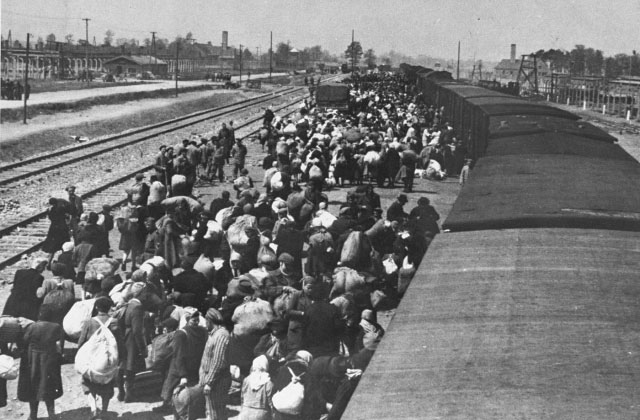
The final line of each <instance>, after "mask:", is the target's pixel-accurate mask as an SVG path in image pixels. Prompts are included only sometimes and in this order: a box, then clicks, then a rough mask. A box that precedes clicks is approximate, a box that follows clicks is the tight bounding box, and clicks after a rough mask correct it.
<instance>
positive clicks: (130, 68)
mask: <svg viewBox="0 0 640 420" xmlns="http://www.w3.org/2000/svg"><path fill="white" fill-rule="evenodd" d="M102 65H103V67H104V69H105V70H106V71H107V72H109V73H111V74H114V75H119V74H124V75H135V74H139V73H143V72H147V71H149V72H151V73H153V74H154V75H157V76H164V75H166V74H167V67H168V65H167V63H166V62H165V61H163V60H160V59H157V58H155V57H153V56H150V55H121V56H119V57H115V58H112V59H111V60H106V61H105V62H104V63H102Z"/></svg>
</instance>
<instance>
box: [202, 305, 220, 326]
mask: <svg viewBox="0 0 640 420" xmlns="http://www.w3.org/2000/svg"><path fill="white" fill-rule="evenodd" d="M204 317H205V318H206V319H208V320H209V321H211V322H213V323H214V324H219V323H221V322H222V314H221V313H220V311H218V310H217V309H214V308H209V310H208V311H207V314H206V315H205V316H204Z"/></svg>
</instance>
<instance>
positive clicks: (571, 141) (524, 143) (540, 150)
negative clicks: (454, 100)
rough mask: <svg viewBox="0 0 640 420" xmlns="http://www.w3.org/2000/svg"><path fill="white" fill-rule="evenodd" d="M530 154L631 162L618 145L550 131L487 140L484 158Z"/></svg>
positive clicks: (631, 159) (630, 157)
mask: <svg viewBox="0 0 640 420" xmlns="http://www.w3.org/2000/svg"><path fill="white" fill-rule="evenodd" d="M532 154H537V155H574V156H584V157H592V158H600V159H616V160H627V161H633V160H634V158H633V156H631V155H630V154H629V153H628V152H627V151H626V150H624V149H623V148H622V147H619V146H618V145H614V144H611V143H607V142H605V141H601V140H599V139H593V138H592V137H585V136H580V135H573V134H567V133H565V132H553V131H552V132H545V131H540V132H534V133H530V134H520V135H516V136H507V137H497V138H491V139H489V144H488V146H487V150H486V151H485V156H505V155H532Z"/></svg>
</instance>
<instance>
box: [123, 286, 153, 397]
mask: <svg viewBox="0 0 640 420" xmlns="http://www.w3.org/2000/svg"><path fill="white" fill-rule="evenodd" d="M144 287H145V285H144V283H143V282H136V283H133V285H132V286H131V290H130V292H129V293H130V294H131V299H130V300H129V302H128V303H127V307H126V309H125V311H124V315H123V316H122V317H121V318H120V321H119V324H120V325H118V329H119V330H120V331H124V346H125V349H126V351H125V354H124V355H120V357H121V358H124V363H123V364H122V366H123V369H124V388H123V386H122V372H121V373H120V375H119V376H120V379H121V380H120V381H119V383H118V388H119V391H120V392H119V393H118V400H120V401H124V402H131V401H133V398H134V386H133V385H134V380H135V376H136V373H137V372H141V371H143V370H144V369H145V368H146V366H145V362H144V359H145V358H146V357H147V343H145V340H144V336H145V335H144V309H143V307H142V302H140V300H139V299H138V298H139V297H140V295H141V294H142V291H143V290H144Z"/></svg>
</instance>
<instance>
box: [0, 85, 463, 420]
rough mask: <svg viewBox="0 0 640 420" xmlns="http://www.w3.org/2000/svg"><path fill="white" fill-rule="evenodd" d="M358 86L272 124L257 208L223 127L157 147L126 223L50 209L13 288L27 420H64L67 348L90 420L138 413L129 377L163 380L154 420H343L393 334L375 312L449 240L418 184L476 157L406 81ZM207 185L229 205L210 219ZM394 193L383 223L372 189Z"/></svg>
mask: <svg viewBox="0 0 640 420" xmlns="http://www.w3.org/2000/svg"><path fill="white" fill-rule="evenodd" d="M351 84H352V95H353V109H352V110H351V112H350V113H340V112H337V111H332V110H323V111H322V112H321V111H318V110H315V109H314V108H313V104H310V103H307V102H305V103H303V104H302V105H301V107H300V109H299V119H297V120H295V121H294V120H288V119H286V118H280V117H277V116H276V115H275V114H274V113H273V112H272V111H271V110H270V109H268V110H266V111H265V115H264V120H263V125H264V127H263V129H262V131H261V133H260V137H259V140H260V143H261V144H262V148H263V151H265V153H266V156H265V157H264V159H263V162H262V167H263V169H264V177H263V179H262V180H261V181H262V186H263V190H259V189H257V188H256V185H255V184H257V182H256V183H254V180H253V179H252V178H251V177H250V175H249V171H248V170H247V168H245V163H246V157H247V148H246V146H245V145H244V144H243V141H242V140H241V139H240V138H235V133H234V129H233V123H232V122H230V123H229V124H228V125H227V124H222V128H221V129H220V130H219V131H218V132H217V133H215V134H213V135H211V136H207V137H208V138H205V137H203V136H197V137H195V136H194V137H193V138H191V139H187V140H184V141H183V142H182V143H180V144H178V145H174V146H162V147H160V150H159V152H158V155H157V157H156V160H155V171H154V173H153V174H151V175H150V177H149V180H148V181H147V180H146V175H145V174H139V175H138V176H136V179H135V182H134V183H133V184H132V185H130V186H129V187H128V188H127V189H126V193H127V197H128V204H127V205H126V206H124V207H123V208H122V209H120V210H118V211H117V213H116V214H115V215H113V214H112V209H111V208H110V207H109V206H104V207H103V209H102V211H101V212H99V213H98V212H86V211H84V208H83V203H82V200H81V199H80V198H79V197H78V196H77V195H76V194H75V187H74V186H69V187H68V188H67V192H68V199H60V198H52V199H51V200H50V205H51V207H50V209H49V213H48V214H49V219H50V220H51V226H50V230H49V234H48V236H47V239H46V241H45V244H44V246H43V250H44V251H45V252H47V253H49V257H48V258H47V259H36V260H35V261H34V262H33V265H32V267H31V268H30V269H23V270H18V271H17V273H16V276H15V280H14V283H13V290H12V293H11V296H10V297H9V300H8V301H7V304H6V305H5V308H4V315H7V316H11V317H14V318H15V319H16V320H17V321H16V322H20V323H22V324H21V325H20V326H21V328H22V330H23V331H24V334H23V335H22V336H21V337H19V339H17V340H16V341H18V349H19V350H20V352H21V353H20V357H21V362H20V375H19V385H18V398H19V399H20V400H21V401H25V402H28V403H29V404H30V410H31V414H30V416H31V417H30V418H31V419H32V420H35V419H36V416H37V408H38V402H39V401H44V402H45V405H46V407H47V409H48V410H49V414H50V417H53V416H54V415H55V413H54V412H55V407H54V400H55V399H56V398H58V397H60V396H61V395H62V392H63V388H62V382H63V381H62V379H63V378H61V375H60V364H61V363H62V352H63V348H64V342H65V340H74V339H75V340H76V341H77V344H78V347H79V350H78V354H79V356H78V357H77V358H76V369H79V365H80V364H81V365H82V366H85V365H87V366H88V367H85V368H83V370H82V372H83V374H82V375H81V377H80V378H78V379H77V380H80V381H81V382H82V387H83V391H84V393H85V394H86V395H87V396H88V404H89V406H90V408H91V412H92V418H94V419H96V418H104V417H106V416H108V414H107V412H108V406H109V401H110V400H111V399H112V397H113V396H114V395H115V389H117V390H118V395H117V398H118V399H119V400H120V401H124V402H130V401H135V400H136V398H138V396H139V394H140V392H141V391H143V390H140V389H137V387H136V382H135V378H136V374H137V373H139V372H141V371H144V370H148V369H152V370H155V371H157V372H158V373H159V375H161V376H162V378H163V385H162V389H161V391H160V397H161V399H162V404H161V405H160V406H158V407H157V409H158V410H160V411H163V410H166V412H170V411H173V412H174V413H175V415H176V416H177V418H184V419H187V418H189V419H191V418H198V416H200V417H204V416H205V415H206V418H207V419H226V418H227V417H228V410H227V406H228V405H229V403H230V398H231V397H233V396H234V395H239V396H240V403H239V405H240V406H241V410H240V418H241V419H288V420H293V419H320V418H323V419H324V418H326V419H338V418H340V416H341V414H342V412H343V411H344V409H345V408H346V405H347V402H348V401H349V398H350V396H351V394H352V393H353V391H354V390H355V387H356V386H357V383H358V381H359V379H360V377H361V375H362V372H363V371H364V370H365V369H366V367H367V364H368V363H369V360H370V359H371V357H372V355H373V353H374V351H375V349H376V346H377V344H378V343H379V341H380V339H381V338H382V336H383V334H384V330H383V328H382V327H381V326H380V325H379V324H378V322H377V312H378V311H379V310H381V309H387V308H392V307H393V306H394V305H395V304H396V303H397V301H398V299H399V298H400V297H401V296H402V295H403V293H404V291H405V290H406V288H407V286H408V283H409V282H410V280H411V277H412V276H413V274H414V273H415V271H416V267H418V266H419V264H420V262H421V260H422V258H423V255H424V253H425V252H426V250H427V248H428V246H429V243H430V242H431V240H432V239H433V237H434V235H436V234H437V233H439V227H438V220H439V215H438V213H437V212H436V210H435V209H434V208H433V207H432V206H431V204H430V202H429V199H428V198H427V197H420V198H419V199H418V200H417V203H416V205H415V206H413V208H408V207H406V206H407V204H408V202H409V197H408V196H407V193H409V192H412V190H413V180H414V176H415V174H416V173H422V172H424V173H425V174H428V176H432V177H434V178H438V177H443V176H447V175H452V174H455V173H457V172H460V171H461V170H462V167H463V164H464V157H465V156H464V148H463V147H462V146H461V143H459V142H458V141H457V140H456V138H455V136H454V135H453V130H452V129H451V128H450V126H449V125H448V124H446V122H444V121H442V119H441V114H440V110H436V109H434V108H433V107H427V105H425V104H422V103H421V102H420V98H419V97H416V95H415V94H414V92H413V91H412V90H411V87H410V86H409V85H408V84H407V83H406V81H405V80H404V79H403V78H402V76H399V75H393V74H384V73H382V74H374V75H365V76H357V77H354V78H353V79H351ZM436 164H438V165H439V169H438V171H439V172H437V174H436V175H437V176H436V175H434V174H435V173H436V172H435V170H434V169H433V167H435V166H436ZM226 165H231V168H232V169H231V175H225V172H224V170H225V167H226ZM429 168H432V169H431V171H430V172H429ZM420 171H422V172H420ZM429 174H430V175H429ZM198 180H201V182H207V183H212V184H217V185H220V186H223V187H224V191H223V192H222V193H221V195H220V197H217V198H215V199H213V200H212V201H211V202H210V203H201V202H199V201H198V200H196V199H195V198H194V197H193V192H194V187H196V186H197V181H198ZM345 182H349V183H350V184H351V186H352V188H351V190H350V191H349V192H347V193H346V197H345V199H344V201H343V202H342V203H340V205H339V207H338V208H337V209H336V210H335V211H333V212H331V211H330V206H332V205H335V204H333V203H330V202H329V199H328V197H327V194H326V190H327V189H330V188H333V187H335V186H336V185H344V183H345ZM400 183H401V184H402V186H403V192H400V193H399V194H397V198H396V200H395V201H394V202H393V203H392V204H391V205H390V206H389V208H388V209H386V214H385V210H384V209H383V208H382V207H381V202H380V196H379V195H378V194H377V193H376V192H375V188H376V187H378V188H383V187H389V188H393V187H395V186H396V185H399V184H400ZM227 187H228V188H227ZM231 189H232V191H233V192H234V193H235V195H234V196H232V192H231V191H230V190H231ZM113 229H117V231H118V233H119V236H120V240H119V247H118V248H119V250H120V251H122V257H121V258H118V259H114V258H111V250H110V247H109V234H110V231H111V230H113ZM128 264H130V265H128ZM45 270H50V271H51V273H52V274H53V278H52V279H48V280H44V277H43V274H42V273H43V272H44V271H45ZM123 277H124V278H123ZM74 284H80V285H82V290H83V292H82V296H81V298H82V300H81V301H79V302H76V298H75V295H74ZM83 302H84V303H83ZM86 302H88V303H86ZM82 305H84V307H85V308H88V310H87V309H85V312H81V311H80V309H78V311H76V310H75V308H76V307H78V308H81V307H82ZM79 313H84V314H85V315H84V319H82V321H83V322H82V324H81V327H76V328H75V331H73V332H74V333H76V335H77V337H73V334H71V331H70V330H69V327H68V325H67V318H68V317H69V316H71V314H72V315H73V316H72V318H73V319H70V320H68V321H69V324H74V325H76V324H77V323H78V321H74V320H78V319H80V318H82V317H79V316H78V314H79ZM63 327H64V328H63ZM96 336H101V337H103V341H102V342H100V343H103V344H100V343H98V344H96V341H97V340H96V339H94V337H96ZM109 342H112V343H116V344H113V345H112V347H113V346H116V347H117V351H111V352H107V353H108V354H106V355H103V356H100V357H97V356H96V358H97V359H99V360H100V361H101V362H100V363H102V364H101V365H100V367H96V366H95V365H92V364H91V363H94V364H95V363H98V362H96V361H95V360H94V361H91V360H90V361H87V360H84V359H82V357H80V353H82V352H83V348H87V347H85V346H97V347H95V348H96V349H98V350H100V349H104V348H105V347H104V346H107V347H106V348H110V347H108V343H109ZM105 343H106V344H105ZM100 345H103V347H100ZM92 348H93V347H92ZM98 350H93V351H94V352H95V351H98ZM114 350H115V349H114ZM3 351H6V349H4V350H3ZM112 353H115V354H117V360H115V359H113V357H112V356H113V354H112ZM100 354H101V353H100ZM83 357H84V356H83ZM78 358H80V359H82V360H84V361H83V362H82V363H81V361H79V360H78ZM79 371H80V370H79ZM64 380H65V381H66V380H74V379H72V378H64ZM1 385H2V381H1V380H0V399H1V398H2V397H3V395H2V394H1V390H2V389H3V388H4V387H2V386H1ZM4 397H5V398H6V389H5V394H4ZM98 400H100V401H101V405H99V404H98ZM1 402H2V401H0V403H1Z"/></svg>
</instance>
